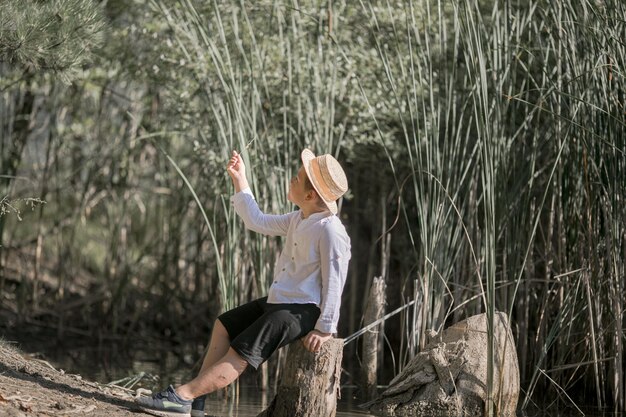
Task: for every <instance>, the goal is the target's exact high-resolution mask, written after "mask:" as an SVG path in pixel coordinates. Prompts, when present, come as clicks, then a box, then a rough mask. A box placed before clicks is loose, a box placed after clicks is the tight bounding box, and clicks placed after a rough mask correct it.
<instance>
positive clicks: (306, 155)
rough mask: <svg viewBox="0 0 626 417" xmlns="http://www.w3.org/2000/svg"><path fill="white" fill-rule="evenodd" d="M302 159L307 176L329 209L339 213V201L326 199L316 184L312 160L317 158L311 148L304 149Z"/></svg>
mask: <svg viewBox="0 0 626 417" xmlns="http://www.w3.org/2000/svg"><path fill="white" fill-rule="evenodd" d="M300 159H302V166H304V171H305V172H306V176H307V177H308V178H309V181H311V184H312V185H313V188H314V189H315V191H316V192H317V195H319V196H320V198H321V199H322V201H323V202H324V204H325V205H326V207H328V210H330V212H331V213H333V214H337V202H336V201H327V200H324V198H322V193H321V192H320V190H319V189H318V188H317V186H316V185H315V181H313V179H312V174H311V161H312V160H314V159H315V154H314V153H313V152H311V150H310V149H304V150H303V151H302V153H301V154H300Z"/></svg>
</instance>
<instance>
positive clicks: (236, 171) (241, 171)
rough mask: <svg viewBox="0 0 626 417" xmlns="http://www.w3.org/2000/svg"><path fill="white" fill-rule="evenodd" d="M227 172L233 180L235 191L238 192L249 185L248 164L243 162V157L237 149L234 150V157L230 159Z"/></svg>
mask: <svg viewBox="0 0 626 417" xmlns="http://www.w3.org/2000/svg"><path fill="white" fill-rule="evenodd" d="M226 172H228V175H229V176H230V178H231V179H232V180H233V185H234V186H235V192H237V193H238V192H239V191H241V190H245V189H246V188H248V187H249V185H248V179H247V178H246V166H245V164H244V163H243V158H242V157H241V155H239V154H238V153H237V151H233V155H232V157H231V158H230V159H229V160H228V165H226Z"/></svg>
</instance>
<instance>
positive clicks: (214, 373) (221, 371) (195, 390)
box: [176, 348, 248, 400]
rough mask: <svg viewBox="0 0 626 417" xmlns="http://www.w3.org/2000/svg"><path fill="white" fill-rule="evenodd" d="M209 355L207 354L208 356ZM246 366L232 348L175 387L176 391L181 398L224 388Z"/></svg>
mask: <svg viewBox="0 0 626 417" xmlns="http://www.w3.org/2000/svg"><path fill="white" fill-rule="evenodd" d="M208 356H209V355H207V357H208ZM247 366H248V362H246V361H245V360H244V359H243V358H242V357H241V356H239V354H238V353H237V352H235V351H234V350H233V349H232V348H229V349H228V352H226V355H224V356H223V357H222V358H221V359H219V360H218V361H217V362H216V363H214V364H212V365H208V366H207V367H206V368H204V365H203V368H204V369H203V370H202V371H200V373H199V374H198V376H197V377H195V378H194V379H192V380H191V381H189V382H188V383H186V384H184V385H181V386H180V387H178V388H176V392H177V393H178V395H180V396H181V397H182V398H183V399H189V400H190V399H193V398H195V397H198V396H200V395H204V394H207V393H210V392H213V391H216V390H218V389H220V388H224V387H226V386H227V385H229V384H230V383H231V382H233V381H235V380H236V379H237V378H239V376H240V375H241V374H242V373H243V371H244V370H245V369H246V367H247Z"/></svg>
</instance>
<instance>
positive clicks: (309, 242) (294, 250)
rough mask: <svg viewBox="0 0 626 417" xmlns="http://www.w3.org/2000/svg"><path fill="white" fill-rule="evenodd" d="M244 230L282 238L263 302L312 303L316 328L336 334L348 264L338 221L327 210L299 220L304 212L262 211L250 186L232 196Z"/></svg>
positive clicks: (344, 236) (346, 245) (343, 231)
mask: <svg viewBox="0 0 626 417" xmlns="http://www.w3.org/2000/svg"><path fill="white" fill-rule="evenodd" d="M231 200H232V202H233V206H234V208H235V212H236V213H237V214H238V215H239V216H240V217H241V218H242V219H243V221H244V223H245V225H246V227H247V228H248V229H250V230H253V231H255V232H258V233H263V234H266V235H269V236H286V237H287V239H286V241H285V242H284V247H283V250H282V252H281V254H280V256H279V258H278V260H277V262H276V265H275V268H274V279H273V282H272V285H271V286H270V289H269V293H268V298H267V302H268V303H272V304H282V303H291V304H309V303H312V304H315V305H317V306H318V307H319V308H320V312H321V314H320V317H319V319H318V320H317V323H316V325H315V329H317V330H319V331H320V332H323V333H336V332H337V322H338V321H339V308H340V306H341V292H342V291H343V286H344V284H345V282H346V276H347V273H348V262H349V261H350V256H351V254H350V238H349V237H348V234H347V233H346V229H345V228H344V226H343V224H342V223H341V220H339V218H338V217H337V216H335V215H333V214H331V213H330V211H326V212H322V213H315V214H312V215H310V216H309V217H308V218H306V219H303V218H302V211H301V210H298V211H294V212H291V213H287V214H282V215H273V214H265V213H263V212H262V211H261V210H260V209H259V206H258V204H257V202H256V201H255V199H254V196H253V194H252V191H251V190H250V188H246V189H244V190H241V191H240V192H238V193H236V194H235V195H234V196H233V197H232V198H231Z"/></svg>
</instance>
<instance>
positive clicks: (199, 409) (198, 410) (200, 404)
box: [191, 395, 206, 417]
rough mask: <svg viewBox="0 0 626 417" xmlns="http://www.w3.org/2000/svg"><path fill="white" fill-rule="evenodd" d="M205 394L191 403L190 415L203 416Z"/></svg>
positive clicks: (194, 416) (192, 416) (193, 416)
mask: <svg viewBox="0 0 626 417" xmlns="http://www.w3.org/2000/svg"><path fill="white" fill-rule="evenodd" d="M205 399H206V395H201V396H200V397H198V398H195V399H194V400H193V403H191V417H204V400H205Z"/></svg>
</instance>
